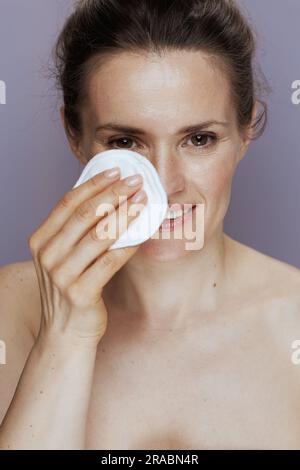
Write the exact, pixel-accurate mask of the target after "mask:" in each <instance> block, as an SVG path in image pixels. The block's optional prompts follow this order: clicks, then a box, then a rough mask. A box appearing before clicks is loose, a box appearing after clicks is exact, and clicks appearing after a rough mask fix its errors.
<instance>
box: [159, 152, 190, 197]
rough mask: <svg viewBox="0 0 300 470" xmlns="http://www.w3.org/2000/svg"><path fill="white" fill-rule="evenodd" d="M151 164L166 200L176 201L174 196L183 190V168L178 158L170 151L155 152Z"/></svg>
mask: <svg viewBox="0 0 300 470" xmlns="http://www.w3.org/2000/svg"><path fill="white" fill-rule="evenodd" d="M152 164H153V165H154V167H155V169H156V171H157V173H158V176H159V178H160V180H161V183H162V185H163V187H164V189H165V191H166V193H167V196H168V199H169V200H171V199H172V200H176V196H174V195H176V194H177V193H180V192H182V191H184V189H185V178H184V168H183V164H182V162H181V161H180V159H179V156H177V155H175V154H173V153H172V152H170V151H169V152H165V151H160V152H156V153H155V156H153V159H152Z"/></svg>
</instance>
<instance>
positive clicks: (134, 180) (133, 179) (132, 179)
mask: <svg viewBox="0 0 300 470" xmlns="http://www.w3.org/2000/svg"><path fill="white" fill-rule="evenodd" d="M124 182H125V183H126V184H127V185H128V186H136V185H138V184H140V183H142V182H143V178H142V176H141V175H133V176H128V178H125V180H124Z"/></svg>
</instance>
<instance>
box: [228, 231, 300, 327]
mask: <svg viewBox="0 0 300 470" xmlns="http://www.w3.org/2000/svg"><path fill="white" fill-rule="evenodd" d="M226 243H228V245H229V246H230V247H231V251H232V252H233V253H234V255H233V258H235V261H236V265H238V266H239V269H240V272H239V275H240V276H241V278H242V279H244V285H245V288H246V289H247V291H253V292H255V293H256V298H260V297H261V298H265V299H273V300H274V301H275V300H276V299H277V301H280V300H281V301H284V302H286V303H287V304H289V305H290V306H291V307H292V306H293V305H294V306H295V308H298V309H299V307H300V269H298V268H297V267H296V266H293V265H291V264H288V263H286V262H284V261H281V260H278V259H276V258H273V257H271V256H269V255H266V254H265V253H262V252H260V251H258V250H255V249H254V248H251V247H249V246H247V245H244V244H242V243H240V242H237V241H236V240H233V239H232V238H230V237H228V236H227V235H226ZM299 313H300V311H299ZM299 318H300V317H299Z"/></svg>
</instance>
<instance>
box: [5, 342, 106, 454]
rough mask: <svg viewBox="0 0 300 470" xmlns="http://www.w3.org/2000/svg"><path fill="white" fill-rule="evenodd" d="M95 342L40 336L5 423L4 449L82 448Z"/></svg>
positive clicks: (29, 358)
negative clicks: (41, 337)
mask: <svg viewBox="0 0 300 470" xmlns="http://www.w3.org/2000/svg"><path fill="white" fill-rule="evenodd" d="M96 349H97V348H96V346H90V347H87V346H86V345H84V346H83V347H80V346H79V345H76V346H75V345H73V344H72V345H70V344H69V343H66V342H63V341H62V340H60V341H53V340H51V341H50V340H46V341H45V340H44V341H37V343H36V344H35V346H34V347H33V349H32V351H31V353H30V355H29V357H28V360H27V362H26V365H25V368H24V370H23V373H22V375H21V378H20V381H19V384H18V387H17V390H16V393H15V395H14V398H13V400H12V403H11V405H10V407H9V409H8V411H7V414H6V416H5V418H4V421H3V423H2V425H1V428H0V449H83V448H84V444H85V429H86V419H87V413H88V406H89V401H90V392H91V386H92V380H93V371H94V364H95V357H96Z"/></svg>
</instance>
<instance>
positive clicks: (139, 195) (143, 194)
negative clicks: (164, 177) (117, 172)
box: [132, 189, 147, 202]
mask: <svg viewBox="0 0 300 470" xmlns="http://www.w3.org/2000/svg"><path fill="white" fill-rule="evenodd" d="M146 195H147V194H146V191H144V190H143V189H141V190H140V191H138V192H137V193H136V194H135V195H134V196H133V197H132V201H133V202H140V201H142V200H143V199H144V198H145V197H146Z"/></svg>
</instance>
